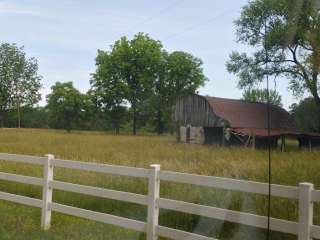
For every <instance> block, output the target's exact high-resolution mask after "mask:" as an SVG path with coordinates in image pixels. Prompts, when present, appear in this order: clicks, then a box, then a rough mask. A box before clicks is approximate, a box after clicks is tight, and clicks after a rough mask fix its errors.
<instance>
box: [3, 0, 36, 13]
mask: <svg viewBox="0 0 320 240" xmlns="http://www.w3.org/2000/svg"><path fill="white" fill-rule="evenodd" d="M1 13H2V14H21V15H32V16H39V15H40V13H39V12H37V11H35V10H33V9H30V8H28V7H26V6H23V5H18V4H16V3H10V2H5V1H1V2H0V14H1Z"/></svg>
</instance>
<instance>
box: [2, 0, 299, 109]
mask: <svg viewBox="0 0 320 240" xmlns="http://www.w3.org/2000/svg"><path fill="white" fill-rule="evenodd" d="M246 2H247V0H223V1H222V0H220V1H219V0H197V1H195V0H161V1H160V0H159V1H151V0H116V1H112V0H109V1H107V0H91V1H88V0H77V1H76V0H74V1H72V0H63V1H62V0H60V1H59V0H56V1H51V0H45V1H43V0H29V1H27V0H26V1H25V0H10V1H9V0H8V1H2V0H0V42H10V43H17V44H18V45H19V46H22V45H23V46H24V47H25V51H26V52H27V54H28V56H33V57H36V58H37V59H38V61H39V67H40V74H41V75H42V76H43V89H42V93H43V94H42V95H43V100H42V104H44V101H45V96H46V94H48V92H49V91H50V86H52V85H53V84H54V83H55V82H56V81H62V82H65V81H73V82H74V85H75V87H77V88H78V89H80V90H81V91H82V92H85V91H86V90H88V88H89V87H90V85H89V79H90V73H92V72H94V70H95V66H94V58H95V56H96V54H97V49H103V50H107V49H109V46H110V45H111V44H113V43H114V41H115V40H117V39H119V38H120V37H121V36H124V35H126V36H128V37H129V38H131V37H132V36H133V35H134V34H135V33H137V32H145V33H148V34H149V35H150V36H151V37H152V38H154V39H157V40H160V41H161V42H162V43H163V45H164V47H165V49H167V50H169V51H175V50H182V51H187V52H189V53H192V54H193V55H194V56H196V57H199V58H201V59H202V60H203V62H204V72H205V74H206V76H207V77H208V78H209V79H210V80H209V82H207V84H206V86H205V87H203V88H201V89H200V94H204V95H211V96H217V97H227V98H240V97H241V91H240V90H238V89H237V87H236V86H237V79H236V78H235V77H234V76H233V75H231V74H229V73H228V72H227V70H226V67H225V63H226V61H227V59H228V55H229V54H230V53H231V51H232V50H240V51H244V50H247V48H246V46H242V45H239V44H237V43H236V42H235V28H234V24H233V21H234V20H235V19H237V18H238V17H239V14H240V10H241V7H242V6H244V5H245V4H246ZM272 86H273V87H276V89H277V90H278V91H279V92H280V93H281V95H282V97H283V103H284V106H285V107H288V106H289V105H290V104H291V103H293V102H294V101H296V99H294V98H293V97H292V96H291V94H290V92H289V91H288V90H287V82H286V81H282V82H281V83H278V84H277V85H276V86H274V84H272Z"/></svg>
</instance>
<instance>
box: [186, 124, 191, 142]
mask: <svg viewBox="0 0 320 240" xmlns="http://www.w3.org/2000/svg"><path fill="white" fill-rule="evenodd" d="M190 141H191V127H190V126H187V131H186V142H187V143H190Z"/></svg>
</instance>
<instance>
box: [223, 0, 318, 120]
mask: <svg viewBox="0 0 320 240" xmlns="http://www.w3.org/2000/svg"><path fill="white" fill-rule="evenodd" d="M316 6H317V5H316V0H294V1H293V0H252V1H250V2H249V3H248V4H247V5H246V6H245V7H244V8H243V9H242V12H241V16H240V18H239V19H238V20H237V21H236V22H235V24H236V27H237V41H238V42H240V43H244V44H246V45H249V46H251V47H252V48H253V50H254V52H253V53H252V54H248V53H239V52H232V53H231V55H230V60H229V61H228V62H227V69H228V71H229V72H231V73H233V74H236V75H237V76H238V78H239V83H238V86H239V88H241V89H245V88H248V87H249V88H250V87H253V86H257V85H259V84H260V83H261V82H262V81H263V79H264V77H265V76H267V75H268V76H274V77H278V76H280V77H285V78H288V79H289V80H290V89H291V90H292V92H293V93H294V94H295V95H300V94H302V93H304V92H305V91H308V92H309V93H310V94H311V96H312V97H313V99H314V101H315V104H316V105H317V108H318V109H320V97H319V92H320V84H319V81H318V79H319V73H320V40H319V39H320V35H319V32H320V13H319V9H318V8H317V7H316ZM266 50H267V53H268V54H266ZM265 63H268V68H267V69H266V70H265ZM279 79H281V78H279ZM317 112H318V114H319V116H320V110H318V111H317ZM318 125H319V126H320V122H319V123H318Z"/></svg>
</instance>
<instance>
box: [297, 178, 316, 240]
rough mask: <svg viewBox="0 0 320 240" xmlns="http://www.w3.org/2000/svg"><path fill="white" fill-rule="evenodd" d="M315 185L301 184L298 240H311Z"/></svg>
mask: <svg viewBox="0 0 320 240" xmlns="http://www.w3.org/2000/svg"><path fill="white" fill-rule="evenodd" d="M312 190H313V184H311V183H300V184H299V233H298V240H310V239H311V234H310V229H311V226H312V224H313V202H312V199H311V195H312Z"/></svg>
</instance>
